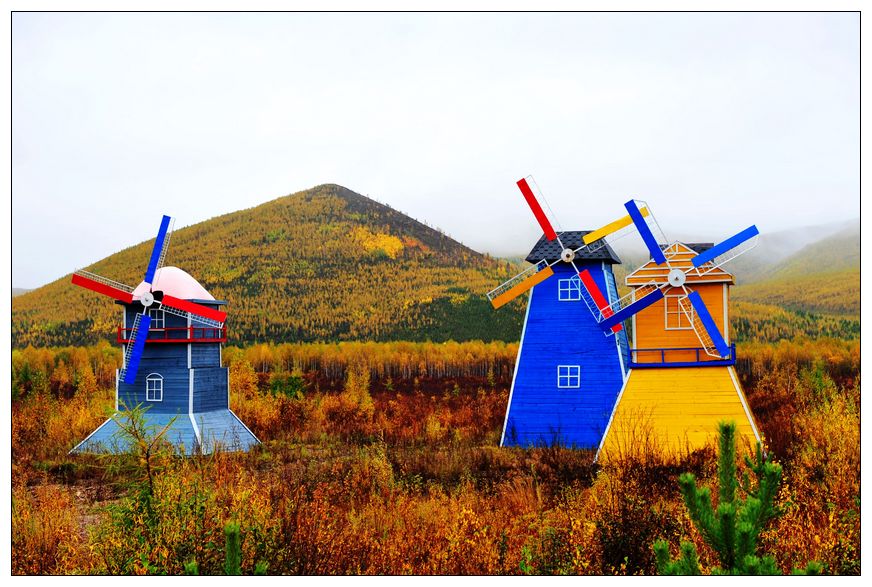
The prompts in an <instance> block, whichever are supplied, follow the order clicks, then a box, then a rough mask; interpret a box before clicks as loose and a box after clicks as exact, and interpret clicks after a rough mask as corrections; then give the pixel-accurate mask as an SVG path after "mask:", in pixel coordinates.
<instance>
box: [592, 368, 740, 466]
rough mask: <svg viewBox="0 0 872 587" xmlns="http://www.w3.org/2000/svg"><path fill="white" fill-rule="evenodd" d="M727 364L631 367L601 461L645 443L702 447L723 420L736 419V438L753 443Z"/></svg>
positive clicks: (671, 449) (669, 449)
mask: <svg viewBox="0 0 872 587" xmlns="http://www.w3.org/2000/svg"><path fill="white" fill-rule="evenodd" d="M730 369H731V368H730V367H691V368H687V367H686V368H676V369H670V368H664V369H656V368H655V369H633V370H632V371H630V376H629V378H628V380H627V383H626V386H625V387H624V391H623V393H622V394H621V398H620V400H619V402H618V405H617V406H616V407H615V413H614V416H613V417H612V422H611V424H610V426H609V430H608V432H607V434H606V437H605V439H604V440H603V446H602V450H601V453H600V461H606V460H608V459H609V458H616V457H619V456H625V455H627V454H628V453H633V452H634V451H644V450H646V449H654V450H659V451H662V452H665V453H669V454H676V453H682V452H686V451H688V450H695V449H698V448H702V447H704V446H706V445H707V444H709V443H710V442H713V441H715V440H716V439H717V429H718V428H717V426H718V422H720V421H722V420H723V421H728V420H733V421H735V422H736V426H737V431H738V439H739V440H738V442H739V444H740V445H743V446H750V447H753V446H754V444H755V443H756V441H757V437H756V435H755V428H754V425H753V423H752V420H750V419H749V418H748V415H747V413H746V411H745V407H744V406H743V400H744V393H743V392H742V390H741V388H740V387H738V383H737V382H738V380H734V378H733V377H731V374H730ZM745 405H747V401H745Z"/></svg>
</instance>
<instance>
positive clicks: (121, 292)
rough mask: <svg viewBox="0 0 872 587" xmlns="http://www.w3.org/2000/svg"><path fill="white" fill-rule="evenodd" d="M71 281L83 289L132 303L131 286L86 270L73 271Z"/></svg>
mask: <svg viewBox="0 0 872 587" xmlns="http://www.w3.org/2000/svg"><path fill="white" fill-rule="evenodd" d="M72 283H73V284H74V285H78V286H79V287H84V288H85V289H90V290H91V291H95V292H97V293H101V294H103V295H104V296H109V297H110V298H115V299H116V300H119V301H122V302H124V303H126V304H130V303H133V288H132V287H130V286H129V285H124V284H123V283H118V282H117V281H112V280H111V279H107V278H105V277H101V276H100V275H97V274H96V273H90V272H88V271H82V270H79V271H76V272H75V273H73V279H72Z"/></svg>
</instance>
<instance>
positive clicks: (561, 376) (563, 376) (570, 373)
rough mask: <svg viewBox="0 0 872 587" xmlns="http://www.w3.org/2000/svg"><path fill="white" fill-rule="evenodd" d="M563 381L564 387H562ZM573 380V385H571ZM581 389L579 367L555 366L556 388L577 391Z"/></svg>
mask: <svg viewBox="0 0 872 587" xmlns="http://www.w3.org/2000/svg"><path fill="white" fill-rule="evenodd" d="M564 380H565V385H564ZM573 380H575V381H574V385H573ZM580 387H581V365H557V388H558V389H578V388H580Z"/></svg>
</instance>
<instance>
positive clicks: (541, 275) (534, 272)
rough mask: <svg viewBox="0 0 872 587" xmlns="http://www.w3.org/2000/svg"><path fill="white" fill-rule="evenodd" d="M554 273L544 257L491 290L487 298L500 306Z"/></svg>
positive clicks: (495, 306)
mask: <svg viewBox="0 0 872 587" xmlns="http://www.w3.org/2000/svg"><path fill="white" fill-rule="evenodd" d="M552 275H554V270H553V269H551V266H550V265H549V264H548V261H546V260H544V259H543V260H541V261H539V262H538V263H536V264H535V265H533V266H531V267H528V268H527V269H525V270H524V271H522V272H520V273H518V274H517V275H515V276H514V277H512V278H511V279H509V280H508V281H506V282H505V283H503V284H502V285H500V286H499V287H497V288H495V289H493V290H492V291H489V292H488V293H487V299H489V300H490V303H491V305H493V307H494V309H496V308H499V307H500V306H504V305H505V304H507V303H509V302H511V301H512V300H514V299H515V298H516V297H518V296H519V295H521V294H522V293H524V292H525V291H527V290H529V289H530V288H532V287H533V286H534V285H536V284H539V283H542V282H543V281H545V280H546V279H548V278H549V277H551V276H552Z"/></svg>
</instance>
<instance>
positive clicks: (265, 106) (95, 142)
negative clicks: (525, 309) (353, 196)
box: [12, 13, 860, 287]
mask: <svg viewBox="0 0 872 587" xmlns="http://www.w3.org/2000/svg"><path fill="white" fill-rule="evenodd" d="M859 42H860V38H859V15H858V14H747V15H745V14H687V15H684V14H674V13H660V14H509V15H491V14H485V15H445V14H441V15H400V14H369V15H364V14H347V15H329V14H247V15H237V14H148V13H147V14H87V13H83V14H35V13H34V14H26V13H16V14H14V15H13V38H12V67H13V70H12V81H13V86H12V90H13V91H12V98H13V113H12V128H13V133H12V148H13V157H12V163H13V182H12V188H13V192H12V196H13V197H12V220H13V238H12V243H13V260H12V272H13V273H12V283H13V285H15V286H18V287H36V286H39V285H42V284H44V283H47V282H49V281H51V280H53V279H56V278H58V277H60V276H62V275H64V274H66V273H69V272H70V271H72V270H74V269H75V268H77V267H82V266H85V265H87V264H90V263H92V262H94V261H97V260H99V259H101V258H103V257H105V256H107V255H109V254H111V253H113V252H116V251H118V250H119V249H122V248H124V247H126V246H129V245H132V244H135V243H138V242H141V241H143V240H146V239H148V238H150V237H152V236H153V235H154V234H155V232H156V230H157V224H158V222H159V218H160V215H161V214H162V213H167V214H170V215H172V216H175V217H176V218H177V222H176V228H179V227H182V226H187V225H190V224H194V223H196V222H200V221H202V220H205V219H208V218H211V217H213V216H217V215H220V214H224V213H227V212H231V211H234V210H239V209H242V208H248V207H251V206H255V205H257V204H260V203H263V202H266V201H269V200H271V199H274V198H276V197H279V196H282V195H285V194H288V193H293V192H296V191H299V190H303V189H307V188H309V187H312V186H315V185H318V184H321V183H339V184H342V185H344V186H346V187H348V188H350V189H352V190H354V191H356V192H359V193H362V194H365V195H369V196H371V197H373V198H376V199H378V200H379V201H382V202H386V203H389V204H390V205H391V206H393V207H394V208H397V209H399V210H402V211H404V212H406V213H408V214H410V215H411V216H414V217H415V218H418V219H420V220H426V221H427V222H429V223H430V224H431V225H434V226H438V227H440V228H442V229H443V230H445V231H446V232H448V233H449V234H451V235H452V236H453V237H454V238H457V239H458V240H461V241H463V242H464V243H466V244H467V245H469V246H471V247H473V248H474V249H476V250H479V251H482V252H485V251H486V252H490V253H492V254H497V255H504V254H518V253H525V252H526V250H527V249H529V247H530V246H531V245H532V244H533V242H535V240H536V238H538V236H539V234H540V232H541V231H540V230H539V228H538V225H537V224H536V223H535V221H534V219H533V217H532V215H531V214H530V212H529V210H528V209H527V208H526V206H525V204H524V201H523V198H522V196H521V195H520V192H519V191H518V190H517V188H516V186H515V181H516V180H517V179H519V178H520V177H523V176H525V175H527V174H533V175H534V177H535V179H536V181H537V182H538V184H539V186H540V187H541V189H542V190H543V192H544V193H545V195H546V196H547V200H548V203H549V204H550V207H551V209H552V210H553V211H554V213H555V215H556V218H557V221H558V222H559V224H560V226H562V228H563V229H566V230H571V229H584V228H587V229H590V228H596V227H598V226H600V225H602V224H604V223H606V222H608V221H611V220H613V219H615V218H617V217H619V216H621V215H622V213H623V202H625V201H626V200H627V199H629V197H636V198H638V199H642V200H646V201H648V202H649V203H650V204H651V205H652V207H653V209H654V211H655V213H656V215H657V219H658V220H659V222H660V224H661V226H662V227H663V229H664V231H665V232H666V233H667V235H669V233H670V231H672V232H679V233H693V234H699V235H701V236H704V237H706V238H707V240H714V241H717V240H720V239H721V238H723V237H726V236H729V235H730V234H732V233H734V232H736V231H738V230H739V229H741V228H745V227H746V226H748V225H749V224H751V223H756V224H757V225H758V226H759V227H760V229H761V230H762V231H764V232H772V231H777V230H782V229H786V228H791V227H797V226H805V225H815V224H822V223H828V222H835V221H841V220H847V219H851V218H855V217H858V216H859V202H860V193H859V166H860V160H859V145H860V128H859V114H860V103H859V90H860V86H859V81H860V80H859ZM145 262H146V260H143V264H145ZM109 277H111V276H109Z"/></svg>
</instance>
